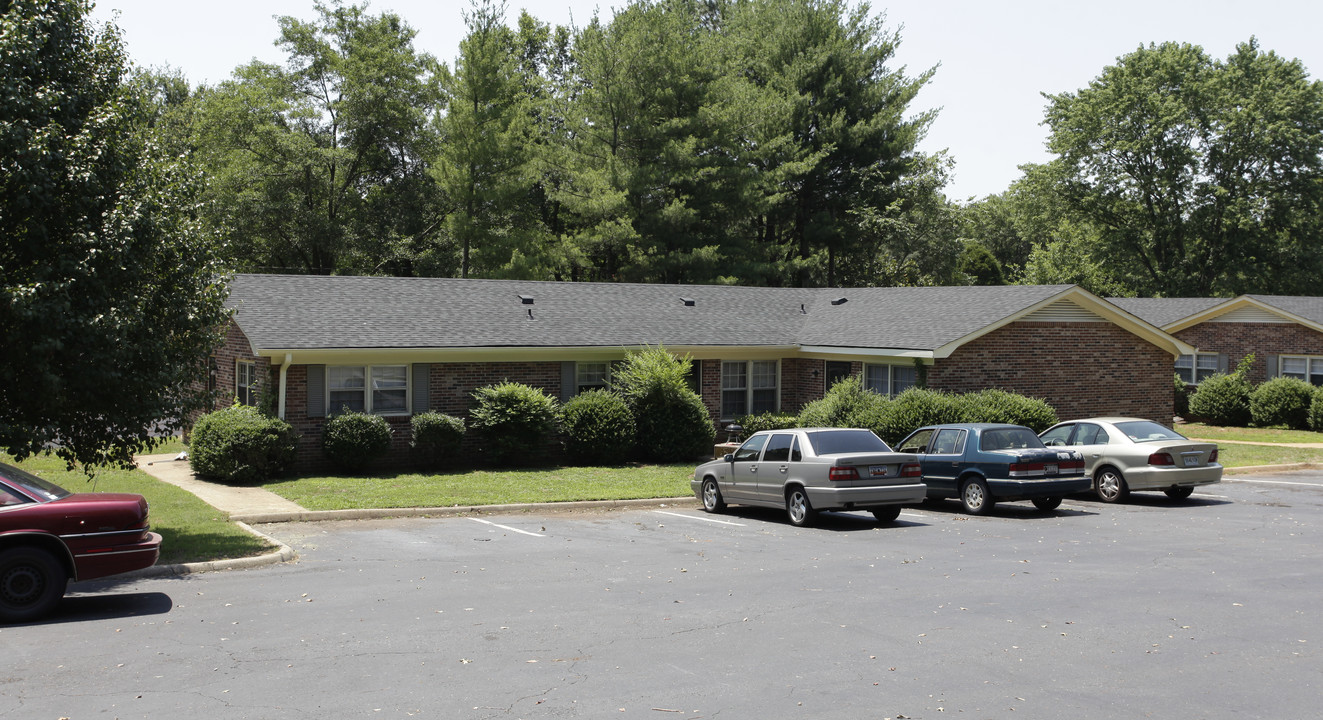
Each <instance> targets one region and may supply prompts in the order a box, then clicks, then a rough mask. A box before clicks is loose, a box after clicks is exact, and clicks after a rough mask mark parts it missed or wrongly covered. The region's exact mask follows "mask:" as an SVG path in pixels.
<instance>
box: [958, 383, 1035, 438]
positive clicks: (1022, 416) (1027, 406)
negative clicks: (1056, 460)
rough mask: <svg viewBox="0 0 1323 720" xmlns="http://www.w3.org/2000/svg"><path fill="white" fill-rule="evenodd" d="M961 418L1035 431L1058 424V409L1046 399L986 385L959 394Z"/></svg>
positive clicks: (966, 420) (968, 420)
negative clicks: (976, 389)
mask: <svg viewBox="0 0 1323 720" xmlns="http://www.w3.org/2000/svg"><path fill="white" fill-rule="evenodd" d="M959 397H960V403H961V405H963V413H964V422H985V423H1010V424H1012V425H1023V426H1025V427H1027V428H1029V429H1031V430H1033V431H1034V432H1043V431H1044V430H1046V429H1048V428H1050V427H1052V426H1053V425H1056V424H1057V411H1056V410H1054V409H1053V408H1052V406H1051V405H1048V404H1047V402H1045V401H1043V400H1039V399H1038V398H1031V397H1026V396H1024V395H1020V394H1017V393H1010V392H1006V391H1005V390H998V389H996V388H988V389H986V390H980V391H978V392H973V393H966V394H964V395H961V396H959Z"/></svg>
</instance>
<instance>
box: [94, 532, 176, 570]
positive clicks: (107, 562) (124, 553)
mask: <svg viewBox="0 0 1323 720" xmlns="http://www.w3.org/2000/svg"><path fill="white" fill-rule="evenodd" d="M160 556H161V536H160V535H157V534H156V533H154V532H149V533H147V537H146V538H145V539H144V540H143V541H142V542H137V543H133V544H130V545H110V546H106V547H90V548H87V549H82V550H79V551H77V552H76V553H75V555H74V567H75V569H76V571H77V577H76V578H74V579H76V580H92V579H94V578H100V577H106V576H108V575H118V574H120V573H126V572H130V571H133V570H141V569H143V568H148V567H151V566H153V565H155V564H156V560H157V558H159V557H160Z"/></svg>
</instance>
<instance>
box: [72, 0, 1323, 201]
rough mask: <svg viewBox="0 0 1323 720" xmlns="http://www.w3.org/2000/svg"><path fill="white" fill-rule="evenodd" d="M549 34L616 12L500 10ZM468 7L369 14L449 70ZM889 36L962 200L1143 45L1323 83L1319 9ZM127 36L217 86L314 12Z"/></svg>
mask: <svg viewBox="0 0 1323 720" xmlns="http://www.w3.org/2000/svg"><path fill="white" fill-rule="evenodd" d="M508 2H509V8H510V11H509V16H508V20H509V22H510V24H511V25H513V24H514V22H515V21H516V20H517V18H518V16H519V10H520V9H527V10H528V11H529V12H530V13H531V14H532V15H533V16H534V17H536V18H538V19H539V20H541V21H543V22H547V23H551V24H553V25H554V24H569V23H570V22H571V20H573V21H574V22H575V23H577V24H580V25H582V24H584V23H586V22H587V21H588V19H589V18H591V17H592V15H593V13H594V11H595V10H596V9H597V8H599V7H600V8H601V9H602V14H603V15H604V16H609V15H610V8H612V7H613V6H619V5H622V4H623V3H622V2H620V1H619V0H616V1H614V2H613V1H611V0H601V1H599V0H508ZM468 7H469V5H468V2H467V0H373V1H372V2H371V4H370V6H369V10H370V11H373V12H380V11H384V10H392V11H394V12H396V13H398V14H399V15H400V16H401V17H403V18H404V20H405V21H406V22H407V23H408V24H409V25H410V26H412V27H413V28H414V29H415V30H417V31H418V36H417V38H416V39H415V43H414V45H415V48H416V49H418V50H420V51H424V52H429V53H431V54H433V55H435V56H436V57H438V58H439V59H441V60H444V61H446V62H448V63H451V62H452V61H453V59H454V57H455V55H456V53H457V50H458V47H459V41H460V40H461V39H462V38H463V36H464V32H465V28H464V21H463V18H462V17H461V15H460V11H461V10H462V9H465V8H468ZM873 9H874V12H877V13H882V12H884V13H885V15H886V24H887V26H888V27H895V26H897V25H901V26H903V28H902V30H901V47H900V49H899V51H898V52H897V55H896V59H895V60H896V62H895V66H901V65H904V66H907V67H908V68H909V72H908V74H910V75H913V74H916V73H917V72H919V71H920V70H922V69H925V68H928V67H931V66H933V65H937V64H939V63H940V67H939V68H938V70H937V74H936V76H935V77H934V79H933V80H932V82H931V83H930V84H929V85H928V86H927V87H926V88H924V90H923V91H921V92H920V93H919V96H918V98H917V100H916V101H915V103H914V106H913V107H914V109H915V110H916V111H920V110H925V109H928V108H932V107H937V108H941V112H940V114H939V115H938V118H937V120H936V122H935V123H934V124H933V126H932V128H931V130H930V132H929V134H928V138H927V139H926V140H925V141H924V143H923V144H922V145H921V149H923V150H925V151H929V152H932V151H937V150H941V149H943V148H945V149H948V150H949V152H950V154H951V156H952V157H954V158H955V161H956V166H955V171H954V176H953V178H952V182H951V184H949V185H948V186H947V194H948V196H949V197H951V198H952V199H957V200H965V199H967V198H971V197H982V196H985V195H989V194H995V193H999V192H1002V191H1003V190H1005V189H1006V188H1007V186H1008V185H1010V183H1011V182H1013V181H1014V180H1015V179H1017V178H1018V177H1019V176H1020V171H1019V169H1018V166H1019V165H1020V164H1022V163H1027V162H1044V161H1046V160H1048V159H1049V155H1048V153H1047V152H1046V150H1045V149H1044V147H1043V143H1044V141H1045V140H1046V137H1047V135H1046V129H1045V128H1044V127H1042V126H1041V125H1040V123H1041V121H1042V119H1043V108H1044V100H1043V98H1042V97H1041V95H1040V93H1041V92H1049V93H1059V92H1064V91H1073V90H1078V89H1079V88H1082V87H1084V86H1086V85H1087V84H1088V83H1089V81H1090V80H1091V79H1093V78H1095V77H1097V76H1098V74H1099V73H1100V72H1101V71H1102V69H1103V67H1104V66H1106V65H1109V64H1112V63H1113V62H1114V61H1115V59H1116V58H1117V57H1118V56H1120V55H1123V54H1126V53H1128V52H1130V51H1132V50H1134V49H1135V48H1137V47H1138V46H1140V45H1141V44H1148V43H1150V42H1165V41H1169V40H1170V41H1176V42H1189V43H1194V44H1196V45H1201V46H1203V48H1204V50H1205V51H1206V52H1207V53H1209V54H1210V55H1211V56H1213V57H1214V58H1226V56H1228V55H1229V54H1231V52H1232V51H1233V50H1234V49H1235V46H1236V43H1238V42H1243V41H1245V40H1248V39H1249V38H1250V36H1251V35H1253V36H1256V37H1257V38H1258V39H1259V44H1260V46H1261V47H1262V48H1263V49H1264V50H1271V51H1275V52H1276V53H1277V54H1278V55H1281V56H1284V57H1287V58H1298V59H1300V60H1301V61H1302V62H1303V63H1304V66H1305V68H1306V69H1307V70H1308V71H1309V72H1310V75H1311V77H1313V78H1315V79H1317V78H1319V77H1320V73H1323V42H1320V40H1319V32H1320V28H1323V2H1318V0H1257V1H1254V2H1246V1H1245V0H1235V1H1232V0H1112V1H1111V2H1109V3H1094V2H1088V3H1086V2H1076V1H1074V0H1001V2H994V1H992V0H893V1H892V2H877V3H875V4H874V5H873ZM115 12H118V19H117V20H116V24H118V25H119V27H120V28H121V29H122V30H123V31H124V38H125V42H126V43H127V45H128V50H129V54H130V56H131V57H132V58H133V60H134V62H136V63H137V64H139V65H143V66H148V67H162V66H167V65H168V66H171V67H175V68H179V69H181V70H182V71H183V72H184V74H185V76H187V77H188V79H189V80H190V81H191V82H193V83H194V84H198V83H203V82H206V83H211V84H214V83H217V82H220V81H222V80H225V79H228V78H229V76H230V72H231V71H232V70H233V69H234V68H235V67H237V66H239V65H242V64H244V63H246V62H248V61H250V60H252V59H254V58H257V59H260V60H265V61H269V62H282V61H283V59H284V56H283V55H282V54H281V53H280V52H279V50H278V49H277V48H276V47H275V46H274V44H273V43H274V41H275V39H276V35H277V32H278V30H277V27H276V22H275V19H274V17H275V16H278V15H293V16H295V17H298V18H300V19H304V20H311V19H313V18H314V17H315V15H316V13H315V11H314V10H313V1H312V0H229V1H228V2H224V3H213V2H199V1H198V0H99V2H98V3H97V6H96V8H95V10H94V11H93V16H94V17H95V18H96V19H98V20H109V19H111V18H112V15H113V14H114V13H115Z"/></svg>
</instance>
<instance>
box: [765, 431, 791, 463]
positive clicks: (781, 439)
mask: <svg viewBox="0 0 1323 720" xmlns="http://www.w3.org/2000/svg"><path fill="white" fill-rule="evenodd" d="M794 444H795V436H794V435H790V434H783V433H777V434H776V435H773V436H772V439H771V441H769V442H768V443H767V449H766V450H764V451H763V462H790V447H791V446H792V445H794Z"/></svg>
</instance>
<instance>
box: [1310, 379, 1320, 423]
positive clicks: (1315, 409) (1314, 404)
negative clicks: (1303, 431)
mask: <svg viewBox="0 0 1323 720" xmlns="http://www.w3.org/2000/svg"><path fill="white" fill-rule="evenodd" d="M1309 429H1310V430H1313V431H1314V432H1323V387H1320V388H1315V389H1314V399H1313V400H1311V401H1310V402H1309Z"/></svg>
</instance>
